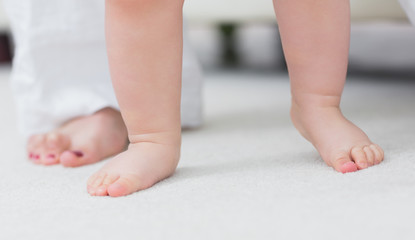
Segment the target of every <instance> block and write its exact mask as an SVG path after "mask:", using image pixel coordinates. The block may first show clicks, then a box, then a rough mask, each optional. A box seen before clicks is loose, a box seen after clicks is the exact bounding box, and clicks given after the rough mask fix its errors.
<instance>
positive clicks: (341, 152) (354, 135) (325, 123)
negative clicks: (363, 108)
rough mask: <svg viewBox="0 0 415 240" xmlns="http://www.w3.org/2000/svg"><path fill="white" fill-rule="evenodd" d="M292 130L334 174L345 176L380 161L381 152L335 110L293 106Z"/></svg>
mask: <svg viewBox="0 0 415 240" xmlns="http://www.w3.org/2000/svg"><path fill="white" fill-rule="evenodd" d="M291 118H292V120H293V123H294V125H295V127H296V128H297V129H298V130H299V131H300V133H301V134H302V135H303V136H304V137H305V138H306V139H307V140H309V141H310V142H311V143H312V144H313V145H314V147H315V148H316V149H317V150H318V152H319V153H320V155H321V157H322V158H323V160H324V161H325V162H326V163H327V164H328V165H329V166H331V167H333V168H334V169H335V170H336V171H338V172H342V173H347V172H354V171H357V170H360V169H365V168H367V167H371V166H374V165H376V164H379V163H380V162H382V160H383V158H384V153H383V150H382V149H381V148H380V147H379V146H378V145H376V144H374V143H372V142H371V141H370V140H369V138H368V137H367V135H366V134H365V133H364V132H363V131H362V130H361V129H360V128H358V127H357V126H356V125H354V124H353V123H352V122H350V121H349V120H347V119H346V118H345V117H344V116H343V114H342V113H341V111H340V109H339V108H338V107H316V106H313V107H300V106H298V105H296V104H295V103H294V104H293V106H292V108H291Z"/></svg>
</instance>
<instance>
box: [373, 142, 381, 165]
mask: <svg viewBox="0 0 415 240" xmlns="http://www.w3.org/2000/svg"><path fill="white" fill-rule="evenodd" d="M370 149H371V150H372V152H373V154H374V155H375V157H374V163H375V164H379V163H381V162H382V161H383V151H382V149H381V148H380V147H379V146H377V145H375V144H372V145H370Z"/></svg>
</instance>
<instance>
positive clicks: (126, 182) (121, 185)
mask: <svg viewBox="0 0 415 240" xmlns="http://www.w3.org/2000/svg"><path fill="white" fill-rule="evenodd" d="M151 185H152V184H143V182H142V181H140V180H139V179H138V178H137V177H136V176H134V175H129V176H121V177H120V178H119V179H118V180H117V181H116V182H114V183H113V184H111V185H109V186H108V190H107V191H108V195H110V196H111V197H122V196H126V195H129V194H131V193H134V192H137V191H140V190H144V189H146V188H149V187H151Z"/></svg>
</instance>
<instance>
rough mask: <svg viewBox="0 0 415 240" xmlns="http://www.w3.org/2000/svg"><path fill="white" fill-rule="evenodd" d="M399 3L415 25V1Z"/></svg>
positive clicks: (405, 0) (407, 0) (401, 0)
mask: <svg viewBox="0 0 415 240" xmlns="http://www.w3.org/2000/svg"><path fill="white" fill-rule="evenodd" d="M399 2H400V3H401V4H402V8H403V9H404V10H405V12H406V15H408V18H409V19H410V20H411V22H412V24H415V0H399Z"/></svg>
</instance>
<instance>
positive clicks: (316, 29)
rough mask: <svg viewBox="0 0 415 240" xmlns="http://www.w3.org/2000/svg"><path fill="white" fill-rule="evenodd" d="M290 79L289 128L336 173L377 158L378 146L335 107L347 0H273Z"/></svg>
mask: <svg viewBox="0 0 415 240" xmlns="http://www.w3.org/2000/svg"><path fill="white" fill-rule="evenodd" d="M274 6H275V11H276V14H277V19H278V24H279V27H280V32H281V37H282V43H283V47H284V53H285V56H286V59H287V64H288V69H289V73H290V80H291V92H292V107H291V117H292V120H293V123H294V125H295V127H296V128H297V129H298V130H299V131H300V133H301V134H302V135H303V136H304V137H305V138H306V139H307V140H309V141H310V142H311V143H312V144H313V145H314V147H315V148H316V149H317V150H318V152H319V153H320V155H321V157H322V158H323V160H324V161H325V162H326V163H327V164H328V165H329V166H332V167H333V168H334V169H335V170H337V171H339V172H343V173H346V172H353V171H357V170H358V169H364V168H367V167H370V166H373V165H376V164H379V163H380V162H381V161H382V160H383V157H384V155H383V150H382V149H381V148H380V147H379V146H378V145H376V144H374V143H373V142H371V140H370V139H369V138H368V137H367V135H366V134H365V133H364V132H363V131H362V130H361V129H359V128H358V127H357V126H356V125H354V124H353V123H352V122H350V121H349V120H347V119H346V118H345V117H344V116H343V115H342V113H341V111H340V107H339V105H340V98H341V94H342V91H343V87H344V83H345V79H346V72H347V63H348V50H349V39H350V36H349V35H350V3H349V0H338V1H332V0H320V1H308V0H299V1H291V0H274Z"/></svg>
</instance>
